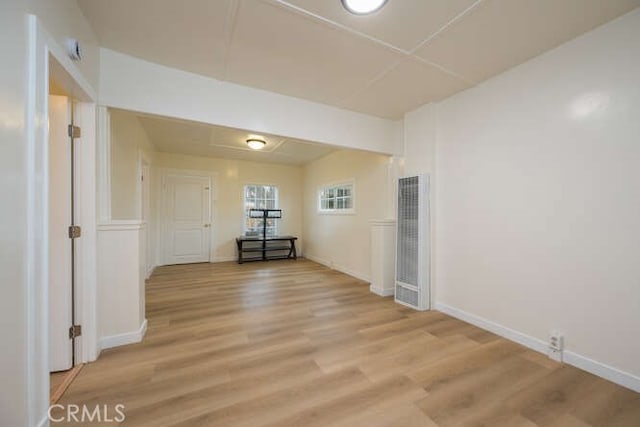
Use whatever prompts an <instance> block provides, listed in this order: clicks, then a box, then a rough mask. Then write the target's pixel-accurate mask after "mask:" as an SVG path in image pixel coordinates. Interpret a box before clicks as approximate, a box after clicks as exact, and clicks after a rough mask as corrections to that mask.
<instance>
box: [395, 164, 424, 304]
mask: <svg viewBox="0 0 640 427" xmlns="http://www.w3.org/2000/svg"><path fill="white" fill-rule="evenodd" d="M419 195H420V187H419V181H418V177H417V176H412V177H408V178H401V179H400V180H399V185H398V249H397V251H398V253H397V256H396V260H397V261H396V262H397V265H396V271H397V277H396V279H397V280H398V281H400V282H403V283H408V284H410V285H414V286H418V262H419V259H418V258H419V247H418V243H419V237H420V236H419V228H418V219H419V213H420V208H419ZM415 294H416V301H417V292H416V293H415ZM398 299H400V298H398ZM416 303H417V302H416Z"/></svg>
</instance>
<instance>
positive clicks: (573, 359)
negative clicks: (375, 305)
mask: <svg viewBox="0 0 640 427" xmlns="http://www.w3.org/2000/svg"><path fill="white" fill-rule="evenodd" d="M434 308H435V309H436V310H438V311H441V312H443V313H445V314H448V315H450V316H452V317H455V318H457V319H460V320H463V321H465V322H467V323H471V324H472V325H475V326H477V327H479V328H482V329H485V330H487V331H490V332H493V333H494V334H496V335H500V336H501V337H504V338H506V339H508V340H511V341H514V342H517V343H518V344H521V345H523V346H525V347H528V348H530V349H532V350H535V351H537V352H539V353H542V354H544V355H547V351H548V345H547V343H546V342H544V341H542V340H540V339H538V338H535V337H532V336H530V335H526V334H523V333H522V332H518V331H516V330H514V329H510V328H507V327H506V326H502V325H500V324H498V323H495V322H492V321H490V320H487V319H484V318H482V317H479V316H476V315H475V314H471V313H467V312H466V311H463V310H460V309H457V308H455V307H451V306H449V305H447V304H443V303H440V302H436V304H435V307H434ZM563 360H564V362H565V363H567V364H569V365H572V366H575V367H576V368H579V369H582V370H583V371H587V372H589V373H591V374H593V375H597V376H599V377H602V378H604V379H606V380H609V381H611V382H613V383H616V384H618V385H621V386H623V387H626V388H629V389H631V390H634V391H637V392H640V378H639V377H637V376H635V375H633V374H630V373H628V372H623V371H621V370H619V369H616V368H614V367H611V366H608V365H605V364H604V363H601V362H598V361H595V360H592V359H589V358H588V357H585V356H582V355H580V354H578V353H574V352H572V351H567V350H565V351H564V352H563Z"/></svg>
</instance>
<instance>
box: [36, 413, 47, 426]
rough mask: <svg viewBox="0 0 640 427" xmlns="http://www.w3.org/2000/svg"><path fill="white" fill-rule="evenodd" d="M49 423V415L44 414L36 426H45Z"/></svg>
mask: <svg viewBox="0 0 640 427" xmlns="http://www.w3.org/2000/svg"><path fill="white" fill-rule="evenodd" d="M48 425H49V417H48V416H45V417H44V418H43V419H41V420H40V422H39V423H38V427H46V426H48Z"/></svg>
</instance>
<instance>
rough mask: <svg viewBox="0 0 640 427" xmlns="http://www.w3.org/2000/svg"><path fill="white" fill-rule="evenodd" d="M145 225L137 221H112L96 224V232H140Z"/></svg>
mask: <svg viewBox="0 0 640 427" xmlns="http://www.w3.org/2000/svg"><path fill="white" fill-rule="evenodd" d="M145 225H146V224H145V223H144V222H143V221H139V220H137V219H136V220H112V221H110V222H106V223H102V224H98V231H127V230H142V229H143V228H144V227H145Z"/></svg>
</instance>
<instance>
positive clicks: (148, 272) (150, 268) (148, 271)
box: [144, 265, 157, 280]
mask: <svg viewBox="0 0 640 427" xmlns="http://www.w3.org/2000/svg"><path fill="white" fill-rule="evenodd" d="M156 267H157V265H152V266H151V267H149V270H147V275H146V276H145V278H144V279H145V280H147V279H148V278H149V277H151V275H152V274H153V271H154V270H155V269H156Z"/></svg>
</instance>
